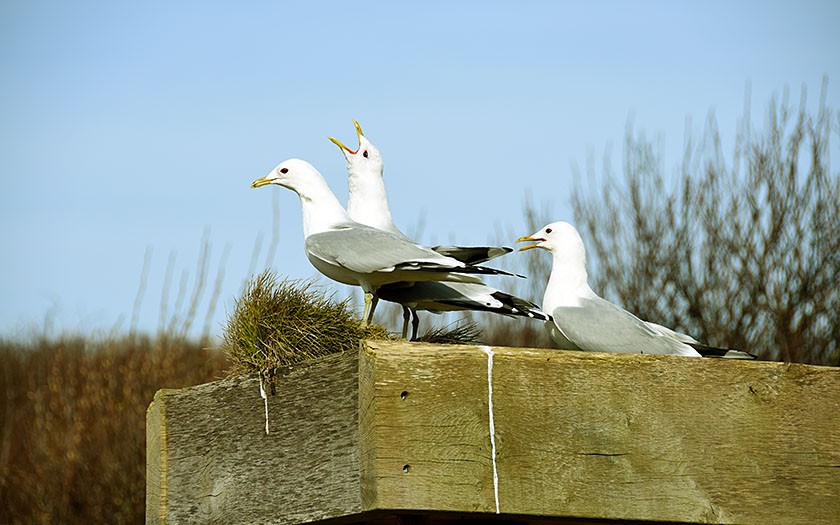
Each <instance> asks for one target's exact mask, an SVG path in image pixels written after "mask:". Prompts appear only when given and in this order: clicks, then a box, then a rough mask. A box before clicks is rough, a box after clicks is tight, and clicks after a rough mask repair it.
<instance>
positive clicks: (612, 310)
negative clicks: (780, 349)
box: [516, 222, 755, 359]
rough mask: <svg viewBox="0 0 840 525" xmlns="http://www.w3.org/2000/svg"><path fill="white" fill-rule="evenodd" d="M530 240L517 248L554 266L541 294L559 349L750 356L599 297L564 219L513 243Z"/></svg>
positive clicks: (574, 233) (582, 251)
mask: <svg viewBox="0 0 840 525" xmlns="http://www.w3.org/2000/svg"><path fill="white" fill-rule="evenodd" d="M525 241H529V242H533V243H534V244H529V245H527V246H523V247H522V248H520V249H519V251H524V250H530V249H532V248H542V249H544V250H547V251H548V252H550V253H551V256H552V268H551V276H550V277H549V279H548V285H547V286H546V288H545V296H544V297H543V305H542V306H543V310H544V311H546V312H548V313H549V314H551V316H552V318H553V319H551V320H549V321H547V322H546V328H547V329H548V332H549V334H550V335H551V338H552V339H553V340H554V342H555V343H557V345H558V346H559V347H560V348H563V349H567V350H585V351H591V352H619V353H625V354H664V355H683V356H691V357H701V356H707V357H726V358H731V359H754V358H755V356H753V355H751V354H748V353H746V352H741V351H740V350H729V349H722V348H714V347H710V346H706V345H704V344H702V343H700V342H698V341H697V340H696V339H694V338H693V337H690V336H688V335H685V334H681V333H679V332H676V331H674V330H671V329H670V328H666V327H664V326H662V325H658V324H655V323H649V322H646V321H642V320H641V319H639V318H638V317H636V316H635V315H633V314H631V313H630V312H628V311H627V310H624V309H622V308H620V307H618V306H616V305H614V304H613V303H611V302H609V301H607V300H605V299H602V298H601V297H599V296H598V295H597V294H596V293H595V292H593V291H592V289H591V288H590V287H589V283H588V281H587V275H586V252H585V249H584V246H583V240H582V239H581V238H580V235H579V234H578V232H577V230H576V229H575V228H574V226H572V225H571V224H569V223H567V222H553V223H551V224H549V225H548V226H545V227H544V228H542V229H541V230H540V231H538V232H536V233H534V234H533V235H528V236H525V237H520V238H519V239H517V241H516V242H525Z"/></svg>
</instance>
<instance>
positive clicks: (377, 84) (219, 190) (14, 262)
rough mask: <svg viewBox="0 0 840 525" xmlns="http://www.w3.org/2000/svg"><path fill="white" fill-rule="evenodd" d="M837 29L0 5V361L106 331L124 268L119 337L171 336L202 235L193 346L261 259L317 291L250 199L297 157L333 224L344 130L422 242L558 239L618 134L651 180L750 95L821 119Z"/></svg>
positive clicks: (831, 17) (570, 14) (806, 7)
mask: <svg viewBox="0 0 840 525" xmlns="http://www.w3.org/2000/svg"><path fill="white" fill-rule="evenodd" d="M838 20H840V3H838V2H796V3H793V2H703V3H687V2H577V3H567V2H516V3H513V2H486V1H485V2H459V3H455V2H424V3H422V6H419V5H418V6H409V5H407V4H406V3H396V2H364V3H352V2H350V3H344V2H343V3H334V2H265V3H262V2H259V3H252V2H238V3H215V2H158V1H151V2H142V3H131V4H129V3H121V2H43V1H31V2H30V1H5V2H3V3H2V4H0V75H2V79H3V81H2V82H0V113H1V114H2V115H3V117H2V119H0V173H2V184H3V190H2V191H0V224H2V229H0V246H2V247H3V257H2V259H1V260H2V262H0V335H7V336H8V335H12V336H14V335H16V334H21V333H26V332H28V331H30V330H32V329H33V327H35V329H40V328H42V327H43V326H44V323H45V319H49V320H50V321H49V326H50V327H51V328H50V329H51V330H52V331H54V332H57V331H89V330H109V329H111V328H113V327H115V326H116V327H117V328H118V329H121V330H127V329H128V328H129V327H130V326H131V324H132V312H133V304H134V302H135V297H136V294H137V290H138V287H139V285H140V277H141V274H142V273H143V265H144V258H145V257H146V254H149V256H150V258H149V266H148V282H147V284H146V287H145V295H144V297H143V301H142V303H141V307H140V308H139V310H137V312H136V316H137V320H136V323H137V327H138V328H139V329H141V330H146V331H154V330H156V329H157V327H158V326H159V319H160V310H161V304H162V303H167V305H168V306H167V312H168V313H169V314H171V313H173V312H176V311H181V312H184V311H185V309H186V304H187V303H188V302H189V294H187V297H186V299H184V302H183V303H182V304H181V305H180V306H179V305H178V304H176V302H177V301H176V300H177V297H178V295H179V293H178V289H179V286H180V283H181V282H182V280H183V282H184V283H185V284H186V289H187V290H191V288H192V286H193V282H194V279H195V277H196V273H197V268H196V267H197V264H198V261H199V259H200V257H199V249H200V244H201V239H202V236H203V235H204V234H205V232H207V238H208V240H209V243H210V247H211V253H210V257H209V259H208V262H209V270H208V274H209V275H208V279H209V281H210V283H208V288H212V284H213V282H214V280H215V279H216V277H217V272H218V271H219V269H220V268H223V269H224V276H223V279H222V280H221V291H220V293H221V299H222V301H221V303H220V305H219V307H218V309H217V310H216V311H215V312H214V313H213V315H212V317H211V318H210V327H211V333H219V332H220V330H221V328H220V325H221V323H222V322H223V321H224V319H225V317H226V309H227V310H229V309H230V308H231V307H232V302H233V299H234V297H236V296H237V295H238V294H239V292H240V290H241V286H242V283H243V281H244V280H245V279H247V278H248V276H249V272H250V271H251V268H252V267H253V264H252V256H253V253H254V251H255V243H256V242H257V241H258V239H262V241H261V242H262V243H261V250H260V257H259V258H258V260H257V263H256V269H257V271H259V270H260V269H262V267H264V265H265V262H266V261H267V260H269V259H271V260H272V261H273V264H272V267H273V268H274V269H275V270H276V271H277V272H278V273H280V274H281V275H285V276H289V277H293V278H306V277H310V276H313V275H315V270H314V269H313V268H312V267H311V266H310V265H309V263H308V262H307V261H306V259H305V257H304V255H303V249H302V233H301V225H300V205H299V203H298V202H297V197H296V196H295V195H294V194H292V193H291V192H288V191H286V190H283V189H282V188H264V189H262V190H251V189H249V183H250V182H251V181H252V180H254V179H256V178H258V177H261V176H263V175H265V174H266V173H267V172H268V171H269V170H270V169H271V168H272V167H273V166H274V165H276V164H277V163H279V162H280V161H282V160H285V159H287V158H289V157H299V158H303V159H306V160H309V161H310V162H312V163H313V164H314V165H315V166H316V167H318V168H319V169H320V170H321V171H322V173H323V174H324V175H325V177H326V178H327V180H328V181H329V182H330V184H331V186H332V187H333V189H334V191H335V192H336V194H337V195H338V196H339V198H340V199H342V200H344V199H346V194H347V188H346V176H345V173H346V172H345V167H344V161H343V158H342V156H341V154H340V152H339V151H338V148H336V147H335V146H334V145H333V144H331V143H330V142H329V141H328V140H327V136H328V135H333V136H336V137H338V138H339V139H341V140H343V141H344V142H347V143H348V144H349V143H352V141H353V140H354V131H353V126H352V123H351V119H354V118H355V119H357V120H359V122H360V123H361V124H362V127H363V128H364V130H365V133H366V135H367V136H368V137H369V138H370V139H371V140H372V141H373V142H374V143H375V144H376V145H377V146H378V147H379V148H380V150H381V151H382V153H383V156H384V159H385V163H386V170H385V176H386V184H387V186H388V190H389V195H390V199H391V205H392V209H393V214H394V217H395V220H396V222H397V223H398V224H399V225H401V226H402V227H403V228H404V229H405V230H406V231H409V232H411V231H413V230H415V229H416V228H417V226H418V224H421V223H422V224H423V229H422V233H421V235H420V240H421V241H424V242H427V243H433V242H450V241H457V242H459V243H462V244H473V243H484V242H487V241H491V240H495V239H497V237H498V232H499V231H500V230H502V229H504V230H510V231H516V232H517V233H519V234H525V233H531V232H528V231H524V228H525V226H524V220H523V218H522V211H521V209H522V202H523V199H524V198H525V195H526V192H528V191H530V192H532V193H533V194H534V195H535V196H536V198H537V199H538V200H540V201H545V202H547V203H549V205H550V206H551V209H552V210H555V218H556V219H558V220H559V219H565V220H568V219H571V218H572V217H571V211H570V210H569V208H568V203H569V195H570V189H571V187H572V184H573V172H574V170H573V166H574V165H578V166H583V165H585V164H586V161H587V158H595V159H596V161H597V162H600V158H601V157H602V155H603V154H604V152H605V151H611V152H612V156H613V158H614V159H616V162H618V160H620V157H621V144H622V140H623V135H624V130H625V127H626V125H627V122H628V119H630V118H632V121H633V123H634V126H635V128H636V129H639V130H643V131H644V132H645V133H646V135H647V136H649V137H657V139H658V140H659V141H660V143H661V144H662V147H663V152H664V155H665V165H666V167H668V168H669V169H670V168H671V167H672V166H676V165H677V164H678V163H679V160H680V153H681V148H682V145H683V140H684V138H685V131H686V129H687V124H686V122H687V120H686V119H687V117H691V120H690V124H689V125H688V129H690V130H693V131H694V132H695V133H699V132H700V130H702V125H703V122H704V121H705V119H706V115H707V114H708V113H709V111H710V110H713V111H714V113H715V115H716V117H717V120H718V123H719V125H720V128H721V131H722V132H723V138H724V140H725V141H726V140H731V139H732V137H733V136H734V132H735V128H736V123H737V121H738V118H739V116H740V115H741V113H742V112H743V108H744V93H745V88H746V86H747V84H748V83H749V85H750V86H751V87H750V92H751V100H752V108H751V109H752V120H753V123H754V125H757V126H761V124H762V121H763V114H764V109H765V107H766V105H767V102H768V101H769V100H770V97H771V96H773V95H774V94H776V95H781V93H782V92H783V90H784V89H785V88H786V87H788V88H789V89H790V92H791V99H792V100H793V101H794V102H796V101H797V100H798V97H799V91H800V88H801V86H802V85H803V84H805V85H807V86H808V89H809V96H810V98H809V105H810V106H812V107H813V106H814V105H815V104H816V100H817V98H818V95H819V90H820V85H821V81H822V77H823V76H824V75H827V76H828V77H829V91H828V95H827V100H828V103H829V105H831V106H833V107H834V108H837V107H840V59H838V57H840V32H838V31H837V21H838ZM835 138H836V135H835ZM728 149H731V143H730V147H729V148H728ZM833 151H836V145H835V146H834V147H833ZM275 204H276V205H278V206H279V209H280V215H279V216H280V236H279V240H278V244H277V250H276V253H275V254H274V255H273V257H271V256H269V255H268V254H267V253H266V251H267V249H268V246H269V244H270V240H271V238H272V233H271V232H272V220H273V212H272V207H273V206H274V205H275ZM512 241H513V239H510V240H509V241H508V242H512ZM515 255H516V254H514V255H512V256H515ZM170 261H174V262H172V263H170ZM167 267H171V278H170V281H169V283H170V284H169V286H168V287H167V286H166V274H167ZM167 288H168V291H166V290H167ZM335 290H336V291H337V293H338V294H339V295H345V294H347V293H348V292H349V289H348V288H346V287H343V286H341V285H336V286H335ZM540 296H541V292H540V293H539V295H537V296H535V297H531V299H534V300H537V301H538V300H539V298H540ZM209 297H210V289H207V290H206V291H205V294H204V296H203V298H202V300H201V306H200V308H199V314H198V319H197V320H196V323H195V328H196V329H200V328H201V327H202V326H203V325H204V320H205V317H206V312H207V304H208V303H209ZM179 308H180V310H179Z"/></svg>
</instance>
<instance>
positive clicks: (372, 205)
mask: <svg viewBox="0 0 840 525" xmlns="http://www.w3.org/2000/svg"><path fill="white" fill-rule="evenodd" d="M353 125H354V126H355V127H356V135H357V137H358V139H359V147H358V148H356V150H355V151H354V150H351V149H350V148H348V147H347V146H345V145H344V144H342V143H341V141H339V140H338V139H336V138H334V137H329V139H330V140H331V141H332V142H333V143H334V144H335V145H336V146H338V147H339V149H341V152H342V153H343V154H344V158H345V160H346V161H347V171H348V174H349V177H348V178H347V185H348V187H349V190H350V193H349V197H348V199H347V213H348V214H350V217H351V218H352V219H353V220H354V221H356V222H360V223H362V224H366V225H368V226H371V227H373V228H377V229H380V230H383V231H386V232H391V233H393V234H394V235H398V236H400V237H402V238H403V239H405V240H407V241H410V242H414V241H413V240H412V239H410V238H409V237H408V236H406V235H405V234H404V233H403V232H402V231H400V229H399V228H397V226H396V225H395V224H394V220H393V218H392V217H391V208H390V206H389V205H388V195H387V194H386V193H385V182H384V180H383V178H382V174H383V172H384V169H385V164H384V163H383V162H382V154H380V153H379V149H377V148H376V146H374V145H373V143H371V142H370V141H369V140H368V139H367V137H365V135H364V133H362V127H361V126H360V125H359V123H358V122H357V121H355V120H354V121H353ZM431 248H432V249H433V250H434V251H436V252H438V253H442V254H443V255H447V256H449V257H452V258H454V259H458V260H459V261H461V262H464V263H467V264H481V263H483V262H487V261H489V260H491V259H495V258H496V257H499V256H501V255H505V254H506V253H510V252H512V251H513V249H512V248H508V247H505V246H432V247H431Z"/></svg>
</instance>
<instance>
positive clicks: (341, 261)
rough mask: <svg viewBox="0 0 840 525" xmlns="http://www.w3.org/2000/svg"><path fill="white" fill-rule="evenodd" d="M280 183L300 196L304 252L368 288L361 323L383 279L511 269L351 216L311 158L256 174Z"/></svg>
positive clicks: (465, 278) (327, 270) (461, 278)
mask: <svg viewBox="0 0 840 525" xmlns="http://www.w3.org/2000/svg"><path fill="white" fill-rule="evenodd" d="M268 184H277V185H279V186H283V187H284V188H287V189H290V190H292V191H294V192H295V193H297V194H298V197H300V203H301V210H302V213H303V236H304V238H305V242H304V246H305V249H306V257H307V258H308V259H309V262H310V263H312V265H313V266H314V267H315V268H316V269H317V270H318V271H319V272H321V273H322V274H324V275H326V276H327V277H329V278H330V279H332V280H334V281H338V282H340V283H344V284H349V285H353V286H360V287H361V288H362V290H364V293H365V310H364V315H363V317H362V323H363V324H367V323H369V322H370V319H371V317H372V316H371V314H372V312H371V303H372V299H373V296H374V294H375V293H376V291H377V290H378V289H379V288H380V287H381V286H382V285H385V284H389V283H394V282H405V281H409V282H413V281H442V280H449V281H456V282H481V281H480V280H479V279H478V278H477V277H475V275H476V274H480V275H512V274H510V273H508V272H504V271H502V270H496V269H493V268H487V267H484V266H471V265H467V264H464V263H463V262H461V261H458V260H457V259H453V258H451V257H446V256H444V255H441V254H439V253H437V252H435V251H433V250H430V249H428V248H424V247H422V246H418V245H417V244H415V243H413V242H410V241H406V240H405V239H403V238H401V237H399V236H397V235H394V234H393V233H389V232H384V231H382V230H378V229H376V228H371V227H370V226H365V225H363V224H359V223H357V222H355V221H353V220H352V219H351V218H350V217H349V216H348V215H347V212H346V211H345V210H344V208H343V207H342V206H341V203H339V202H338V199H337V198H336V197H335V194H333V192H332V190H330V188H329V186H328V185H327V182H326V181H325V180H324V177H323V176H321V173H320V172H318V170H317V169H315V167H314V166H312V164H310V163H308V162H306V161H304V160H300V159H289V160H287V161H284V162H282V163H280V164H279V165H277V167H275V168H274V169H273V170H271V172H270V173H269V174H268V175H266V176H265V177H262V178H260V179H257V180H255V181H254V182H253V183H252V184H251V187H252V188H259V187H261V186H266V185H268Z"/></svg>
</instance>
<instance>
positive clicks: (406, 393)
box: [400, 390, 408, 401]
mask: <svg viewBox="0 0 840 525" xmlns="http://www.w3.org/2000/svg"><path fill="white" fill-rule="evenodd" d="M407 397H408V392H407V391H405V390H403V391H402V393H401V394H400V399H402V400H403V401H405V398H407Z"/></svg>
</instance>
